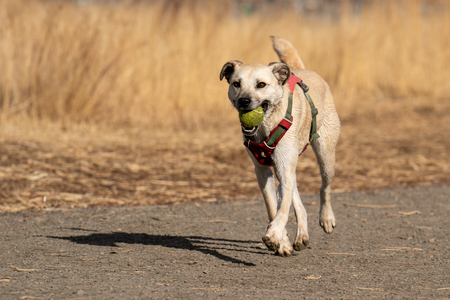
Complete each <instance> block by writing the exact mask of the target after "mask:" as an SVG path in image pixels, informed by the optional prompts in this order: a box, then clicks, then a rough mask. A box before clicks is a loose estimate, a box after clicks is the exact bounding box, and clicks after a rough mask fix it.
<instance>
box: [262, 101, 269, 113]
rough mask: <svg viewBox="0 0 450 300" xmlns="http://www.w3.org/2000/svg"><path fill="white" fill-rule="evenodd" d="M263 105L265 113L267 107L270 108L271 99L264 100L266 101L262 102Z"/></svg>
mask: <svg viewBox="0 0 450 300" xmlns="http://www.w3.org/2000/svg"><path fill="white" fill-rule="evenodd" d="M261 107H262V109H263V111H264V113H266V111H267V109H268V108H269V101H264V102H263V103H262V104H261Z"/></svg>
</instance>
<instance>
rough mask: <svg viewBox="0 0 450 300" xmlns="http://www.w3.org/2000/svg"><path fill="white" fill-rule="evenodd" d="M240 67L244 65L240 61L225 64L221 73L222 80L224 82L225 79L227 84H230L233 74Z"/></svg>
mask: <svg viewBox="0 0 450 300" xmlns="http://www.w3.org/2000/svg"><path fill="white" fill-rule="evenodd" d="M239 65H242V62H240V61H238V60H230V61H229V62H227V63H226V64H224V65H223V67H222V71H220V80H222V79H223V78H224V77H225V79H226V80H227V82H228V83H230V77H231V75H232V74H233V72H234V69H235V68H236V66H239Z"/></svg>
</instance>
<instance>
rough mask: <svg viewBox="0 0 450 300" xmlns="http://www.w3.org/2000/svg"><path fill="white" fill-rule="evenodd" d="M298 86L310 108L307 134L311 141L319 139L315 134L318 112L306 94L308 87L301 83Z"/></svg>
mask: <svg viewBox="0 0 450 300" xmlns="http://www.w3.org/2000/svg"><path fill="white" fill-rule="evenodd" d="M299 85H300V87H301V88H302V90H303V93H304V94H305V96H306V99H307V100H308V102H309V106H311V114H312V121H311V131H310V133H309V139H311V137H314V138H316V139H317V138H319V137H320V135H319V134H318V133H317V121H316V116H317V114H318V113H319V111H318V110H317V108H316V107H315V106H314V102H313V101H312V99H311V97H310V96H309V94H308V91H309V87H308V86H307V85H306V84H304V83H303V81H301V82H300V83H299Z"/></svg>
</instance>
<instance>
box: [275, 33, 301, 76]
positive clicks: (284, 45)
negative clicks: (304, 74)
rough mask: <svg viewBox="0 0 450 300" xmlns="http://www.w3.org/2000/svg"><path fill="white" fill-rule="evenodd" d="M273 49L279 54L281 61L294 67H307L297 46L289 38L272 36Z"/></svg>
mask: <svg viewBox="0 0 450 300" xmlns="http://www.w3.org/2000/svg"><path fill="white" fill-rule="evenodd" d="M272 44H273V50H275V52H276V53H277V54H278V57H279V58H280V60H281V62H283V63H285V64H287V65H288V67H289V68H292V69H305V65H304V64H303V61H302V59H301V58H300V55H298V52H297V50H296V49H295V47H294V46H293V45H292V44H291V43H290V42H289V41H287V40H285V39H283V38H280V37H277V36H272Z"/></svg>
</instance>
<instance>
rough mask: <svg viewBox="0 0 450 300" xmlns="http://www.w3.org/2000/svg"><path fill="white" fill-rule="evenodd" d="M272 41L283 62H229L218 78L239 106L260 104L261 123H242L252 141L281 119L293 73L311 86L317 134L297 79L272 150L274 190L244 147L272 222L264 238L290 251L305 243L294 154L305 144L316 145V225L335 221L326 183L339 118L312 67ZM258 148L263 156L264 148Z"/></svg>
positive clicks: (264, 168) (266, 171) (328, 228)
mask: <svg viewBox="0 0 450 300" xmlns="http://www.w3.org/2000/svg"><path fill="white" fill-rule="evenodd" d="M272 42H273V47H274V49H275V51H276V52H277V54H278V56H279V58H280V60H281V61H282V63H271V64H269V65H268V66H265V65H262V64H247V65H245V64H243V63H241V62H240V61H235V60H234V61H229V62H227V63H226V64H225V65H224V66H223V68H222V71H221V73H220V80H222V79H223V78H224V77H225V78H226V80H227V81H228V83H229V89H228V98H229V99H230V101H231V103H232V104H233V106H234V107H235V108H236V109H237V110H253V109H255V108H257V107H259V106H262V107H263V110H264V119H263V121H262V123H261V124H260V125H259V126H256V127H253V128H247V127H244V126H243V127H242V132H243V135H244V139H245V140H247V141H251V142H252V143H261V142H264V141H266V139H267V137H268V136H269V135H270V133H271V132H272V130H273V129H274V128H276V127H277V125H278V124H280V122H282V120H283V119H285V115H287V110H288V104H289V94H290V88H289V86H288V84H286V82H287V81H288V79H289V77H290V76H291V73H294V74H295V75H296V76H298V77H300V78H301V79H302V80H303V82H304V83H306V85H307V86H308V87H309V92H308V93H309V95H310V96H311V98H312V100H313V102H314V105H315V107H316V108H317V109H318V114H317V117H316V122H317V133H318V135H319V136H320V137H318V138H315V137H310V130H311V126H312V119H313V117H312V114H311V110H312V109H311V106H310V104H309V103H308V100H307V98H306V96H305V93H304V91H303V90H302V88H301V87H300V86H299V85H298V84H295V89H294V92H293V97H292V99H293V100H292V117H293V121H292V125H291V126H290V128H288V130H287V131H285V134H284V136H283V137H282V138H281V139H280V140H279V142H278V144H277V145H276V148H275V149H274V150H273V153H272V155H271V159H272V162H273V163H272V164H273V168H274V172H275V176H276V177H277V179H278V181H279V182H280V184H279V186H278V192H277V190H276V187H275V177H274V174H273V173H272V170H271V168H270V166H269V165H264V164H261V163H260V162H259V161H258V160H257V159H256V157H255V156H254V154H252V152H251V151H250V150H249V149H248V148H247V152H248V154H249V156H250V157H251V158H252V160H253V163H254V165H255V173H256V177H257V179H258V184H259V187H260V189H261V192H262V194H263V197H264V200H265V203H266V208H267V212H268V214H269V221H270V224H269V226H268V227H267V232H266V234H265V236H264V237H263V241H264V243H265V244H266V246H267V247H268V248H269V249H271V250H274V251H276V252H277V254H279V255H282V256H288V255H291V254H292V253H293V251H294V249H295V250H297V251H300V250H302V249H304V248H306V246H308V244H309V235H308V225H307V220H306V218H307V214H306V210H305V207H304V206H303V204H302V202H301V199H300V195H299V192H298V189H297V180H296V174H295V170H296V167H297V161H298V156H299V154H301V152H302V151H303V150H304V149H305V147H306V146H307V145H308V143H311V145H312V148H313V149H314V153H315V154H316V157H317V161H318V164H319V167H320V174H321V177H322V187H321V188H320V213H319V222H320V226H322V228H323V229H324V231H325V232H327V233H331V232H332V231H333V228H334V227H335V226H336V221H335V217H334V213H333V210H332V208H331V199H330V192H331V188H330V184H331V181H332V179H333V177H334V167H335V148H336V144H337V141H338V138H339V132H340V122H339V117H338V115H337V112H336V109H335V106H334V100H333V96H332V95H331V91H330V88H329V86H328V84H327V83H326V82H325V81H324V80H323V79H322V78H321V77H320V76H319V75H318V74H316V73H315V72H313V71H309V70H305V67H304V64H303V62H302V60H301V59H300V56H299V55H298V53H297V51H296V49H295V48H294V47H293V46H292V44H291V43H290V42H288V41H287V40H285V39H282V38H279V37H272ZM292 78H295V77H292ZM292 78H291V79H292ZM280 125H281V124H280ZM261 153H262V154H261V155H262V156H263V157H265V155H264V153H263V152H261ZM291 204H292V205H293V206H294V210H295V215H296V217H297V224H298V228H297V236H296V238H295V242H294V245H293V246H292V245H291V243H290V241H289V238H288V235H287V231H286V224H287V222H288V217H289V209H290V206H291Z"/></svg>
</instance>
